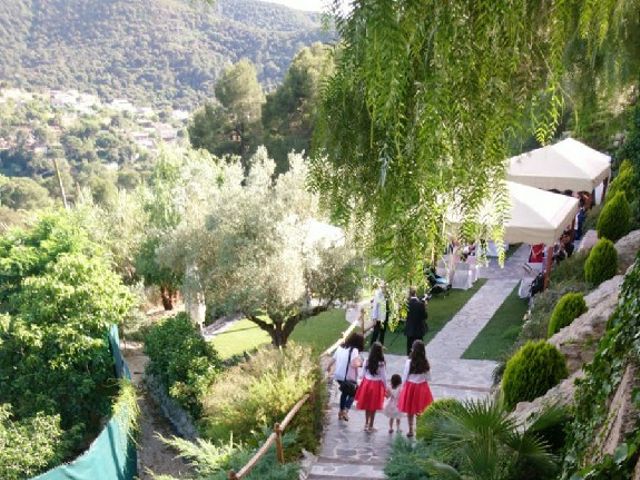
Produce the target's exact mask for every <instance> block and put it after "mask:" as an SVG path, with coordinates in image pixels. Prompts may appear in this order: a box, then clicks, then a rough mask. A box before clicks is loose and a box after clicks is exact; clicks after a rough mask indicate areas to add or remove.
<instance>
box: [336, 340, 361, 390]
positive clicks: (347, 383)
mask: <svg viewBox="0 0 640 480" xmlns="http://www.w3.org/2000/svg"><path fill="white" fill-rule="evenodd" d="M352 352H353V348H351V349H349V358H348V359H347V368H346V369H345V371H344V380H343V381H341V382H340V391H341V392H342V393H344V394H346V395H349V396H350V397H354V396H355V395H356V390H357V389H358V383H357V382H355V381H354V380H347V375H348V374H349V367H350V366H351V353H352Z"/></svg>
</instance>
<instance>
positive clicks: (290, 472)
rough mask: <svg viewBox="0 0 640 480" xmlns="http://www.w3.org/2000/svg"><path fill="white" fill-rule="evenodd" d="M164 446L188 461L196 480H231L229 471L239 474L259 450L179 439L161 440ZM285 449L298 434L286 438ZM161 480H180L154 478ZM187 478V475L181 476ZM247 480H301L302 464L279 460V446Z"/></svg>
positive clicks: (168, 477)
mask: <svg viewBox="0 0 640 480" xmlns="http://www.w3.org/2000/svg"><path fill="white" fill-rule="evenodd" d="M160 438H161V439H162V441H163V442H164V443H166V444H167V445H169V446H171V447H172V448H173V449H175V450H176V451H178V452H179V455H178V456H180V457H181V458H184V459H186V460H188V462H189V465H190V466H191V467H192V468H193V470H195V473H196V478H197V479H199V480H201V479H205V478H206V479H207V480H227V479H228V478H229V470H234V471H236V472H237V471H239V470H240V469H241V468H242V467H244V466H245V465H246V464H247V462H248V461H249V460H250V459H251V457H253V455H254V454H255V450H252V449H250V448H247V447H246V446H244V445H239V444H235V443H234V442H233V441H229V442H228V443H220V442H216V443H213V442H210V441H208V440H204V439H202V438H199V439H197V440H196V442H195V443H192V442H190V441H188V440H184V439H181V438H178V437H173V438H170V439H167V438H163V437H162V436H161V437H160ZM282 443H283V444H284V447H285V449H286V448H289V447H291V446H292V445H293V444H294V443H295V435H291V434H289V433H287V434H285V435H283V436H282ZM153 478H155V479H157V480H178V479H177V478H174V477H171V476H167V475H161V476H154V477H153ZM180 478H183V479H184V476H182V477H180ZM244 478H246V480H298V478H300V465H299V464H298V462H291V463H285V464H284V465H281V464H280V462H278V460H277V458H276V453H275V447H271V448H270V449H269V450H267V453H266V454H265V455H264V456H263V457H262V458H261V459H260V460H259V461H258V463H257V464H256V465H255V467H254V468H253V469H252V470H251V473H249V475H248V476H247V477H244Z"/></svg>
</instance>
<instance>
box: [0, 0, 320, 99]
mask: <svg viewBox="0 0 640 480" xmlns="http://www.w3.org/2000/svg"><path fill="white" fill-rule="evenodd" d="M327 39H328V35H327V34H326V33H324V32H323V31H322V30H321V26H320V17H319V15H317V14H311V13H306V12H300V11H295V10H291V9H288V8H286V7H282V6H279V5H275V4H270V3H263V2H259V1H256V0H217V1H216V2H205V1H197V0H136V1H129V0H11V1H7V2H0V81H5V82H6V83H7V84H8V85H10V86H16V87H21V88H28V87H33V88H38V89H40V88H75V89H78V90H79V91H83V92H87V93H97V94H98V95H100V96H101V97H103V98H106V99H111V98H115V97H126V98H129V99H131V100H134V101H136V102H138V103H140V104H149V103H151V104H154V105H155V106H159V105H166V104H169V105H173V106H175V107H177V108H192V107H194V106H195V105H196V104H198V103H199V102H201V101H202V100H203V99H205V98H211V97H212V96H213V85H214V83H215V80H216V78H217V77H218V74H219V73H220V71H221V70H222V69H223V67H224V66H225V65H228V64H229V63H233V62H236V61H238V60H239V59H241V58H243V57H247V58H249V59H250V60H251V61H252V62H253V63H254V64H256V66H257V68H258V74H259V79H260V81H261V82H262V84H263V85H264V86H265V88H267V89H270V88H271V87H273V86H274V85H275V84H276V83H277V82H279V81H280V80H281V79H282V77H283V76H284V74H285V72H286V70H287V67H288V65H289V63H290V62H291V59H292V58H293V56H294V55H295V53H296V52H297V51H298V50H299V49H300V48H301V47H303V46H305V45H309V44H311V43H312V42H314V41H318V40H327Z"/></svg>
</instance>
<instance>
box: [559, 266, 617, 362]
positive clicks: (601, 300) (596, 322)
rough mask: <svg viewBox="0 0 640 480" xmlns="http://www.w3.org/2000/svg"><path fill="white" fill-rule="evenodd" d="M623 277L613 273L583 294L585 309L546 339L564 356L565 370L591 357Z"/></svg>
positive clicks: (612, 308)
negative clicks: (610, 277)
mask: <svg viewBox="0 0 640 480" xmlns="http://www.w3.org/2000/svg"><path fill="white" fill-rule="evenodd" d="M623 279H624V277H623V276H622V275H616V276H615V277H613V278H612V279H610V280H607V281H606V282H603V283H601V284H600V286H599V287H598V288H596V289H595V290H593V291H592V292H590V293H589V294H588V295H586V296H585V297H584V300H585V303H586V304H587V307H588V308H589V310H588V311H587V312H586V313H584V314H582V315H580V316H579V317H578V318H576V319H575V320H574V321H573V322H571V324H570V325H568V326H566V327H564V328H563V329H561V330H560V331H559V332H558V333H556V334H555V335H553V336H552V337H551V338H550V339H549V340H548V342H549V343H550V344H551V345H554V346H555V347H557V348H558V350H560V352H561V353H562V354H563V355H564V356H565V357H566V359H567V368H568V369H569V373H574V372H576V371H578V370H579V369H580V368H582V366H583V365H584V364H585V363H588V362H590V361H591V360H593V356H594V354H595V351H596V348H597V347H598V341H599V340H600V337H602V334H603V332H604V330H605V328H606V326H607V321H608V320H609V317H610V316H611V314H612V313H613V311H614V310H615V308H616V305H617V304H618V295H619V293H620V286H621V285H622V280H623Z"/></svg>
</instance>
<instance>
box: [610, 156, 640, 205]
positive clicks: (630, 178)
mask: <svg viewBox="0 0 640 480" xmlns="http://www.w3.org/2000/svg"><path fill="white" fill-rule="evenodd" d="M635 177H636V172H635V169H634V168H633V165H632V164H631V162H630V161H629V160H624V161H623V162H622V163H621V164H620V169H619V170H618V175H617V176H616V178H614V179H613V181H612V182H611V184H610V185H609V189H608V190H607V202H608V201H609V200H610V199H612V198H613V197H614V196H615V195H616V194H618V193H620V192H623V193H624V194H625V195H626V196H627V198H629V199H632V198H633V197H634V196H635V195H636V190H637V188H638V187H637V185H636V184H635V182H636V178H635Z"/></svg>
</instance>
